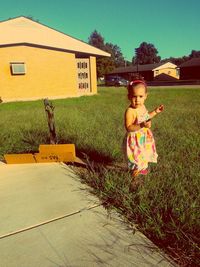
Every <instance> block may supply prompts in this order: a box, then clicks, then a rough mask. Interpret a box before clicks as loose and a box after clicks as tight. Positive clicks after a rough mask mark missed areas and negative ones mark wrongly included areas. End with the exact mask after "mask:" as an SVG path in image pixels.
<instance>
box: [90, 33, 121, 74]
mask: <svg viewBox="0 0 200 267" xmlns="http://www.w3.org/2000/svg"><path fill="white" fill-rule="evenodd" d="M88 40H89V41H88V43H89V44H90V45H92V46H95V47H97V48H99V49H101V50H104V51H105V52H108V53H110V54H111V57H101V58H97V77H98V78H99V77H102V76H104V75H105V74H107V73H109V72H110V71H112V70H113V69H114V68H116V67H120V66H125V60H124V57H123V54H122V52H121V49H120V47H119V46H117V45H114V44H112V43H104V38H103V37H102V35H101V34H100V33H98V32H97V31H96V30H95V31H94V32H92V33H91V35H90V36H89V38H88Z"/></svg>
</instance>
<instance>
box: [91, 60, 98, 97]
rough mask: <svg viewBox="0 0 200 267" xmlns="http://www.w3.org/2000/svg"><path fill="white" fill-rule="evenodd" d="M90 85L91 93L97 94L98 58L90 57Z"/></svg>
mask: <svg viewBox="0 0 200 267" xmlns="http://www.w3.org/2000/svg"><path fill="white" fill-rule="evenodd" d="M90 79H91V80H90V85H91V93H92V94H96V93H97V70H96V57H90Z"/></svg>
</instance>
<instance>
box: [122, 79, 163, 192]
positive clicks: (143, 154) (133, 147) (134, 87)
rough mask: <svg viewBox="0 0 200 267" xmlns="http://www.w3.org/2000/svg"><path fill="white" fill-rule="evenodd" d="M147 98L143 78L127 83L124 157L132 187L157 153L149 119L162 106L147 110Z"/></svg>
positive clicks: (146, 171) (144, 172)
mask: <svg viewBox="0 0 200 267" xmlns="http://www.w3.org/2000/svg"><path fill="white" fill-rule="evenodd" d="M146 98H147V86H146V83H145V82H144V81H143V80H134V81H132V82H130V84H129V85H128V99H129V100H130V106H129V107H128V108H127V110H126V112H125V127H126V130H127V136H126V157H127V161H128V168H129V169H130V170H131V171H132V176H133V181H132V187H135V186H137V184H138V183H139V181H138V179H136V178H135V177H137V176H138V175H139V174H143V175H146V174H147V173H148V169H147V168H148V162H157V156H158V155H157V153H156V147H155V141H154V138H153V134H152V132H151V130H150V128H151V119H152V118H154V117H155V116H156V115H157V114H159V113H160V112H162V111H163V109H164V106H163V105H160V106H158V107H156V108H155V109H154V110H153V111H152V112H148V111H147V109H146V107H145V105H144V103H145V100H146Z"/></svg>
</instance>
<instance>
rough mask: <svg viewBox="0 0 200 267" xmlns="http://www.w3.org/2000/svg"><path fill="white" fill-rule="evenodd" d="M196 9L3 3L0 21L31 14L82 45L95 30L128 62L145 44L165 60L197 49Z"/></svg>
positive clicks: (33, 0) (112, 1)
mask: <svg viewBox="0 0 200 267" xmlns="http://www.w3.org/2000/svg"><path fill="white" fill-rule="evenodd" d="M199 10H200V1H198V0H167V1H166V0H152V1H150V0H137V1H136V0H124V1H118V0H13V1H12V0H7V1H1V9H0V20H6V19H8V18H10V17H17V16H20V15H24V16H32V17H33V18H34V19H38V20H39V22H41V23H43V24H45V25H48V26H50V27H52V28H54V29H58V30H60V31H62V32H64V33H66V34H69V35H71V36H73V37H76V38H78V39H80V40H83V41H85V42H87V41H88V37H89V36H90V34H91V32H92V31H94V30H95V29H96V30H97V31H98V32H99V33H101V35H102V36H103V37H104V39H105V42H111V43H113V44H116V45H118V46H119V47H120V48H121V51H122V53H123V55H124V56H125V58H126V59H127V60H131V59H132V57H133V56H134V51H135V48H136V47H138V46H139V45H140V43H142V42H143V41H145V42H148V43H152V44H154V45H155V47H156V48H157V50H158V52H159V55H160V56H161V58H162V59H163V58H167V57H170V56H173V57H181V56H184V55H189V54H190V52H191V50H192V49H194V50H200V16H199Z"/></svg>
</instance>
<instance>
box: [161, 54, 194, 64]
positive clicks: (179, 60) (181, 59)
mask: <svg viewBox="0 0 200 267" xmlns="http://www.w3.org/2000/svg"><path fill="white" fill-rule="evenodd" d="M188 60H189V57H188V56H183V57H177V58H176V57H169V58H165V59H163V60H162V62H163V63H165V62H171V63H174V64H175V65H177V66H178V65H180V64H182V63H184V62H185V61H188Z"/></svg>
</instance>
